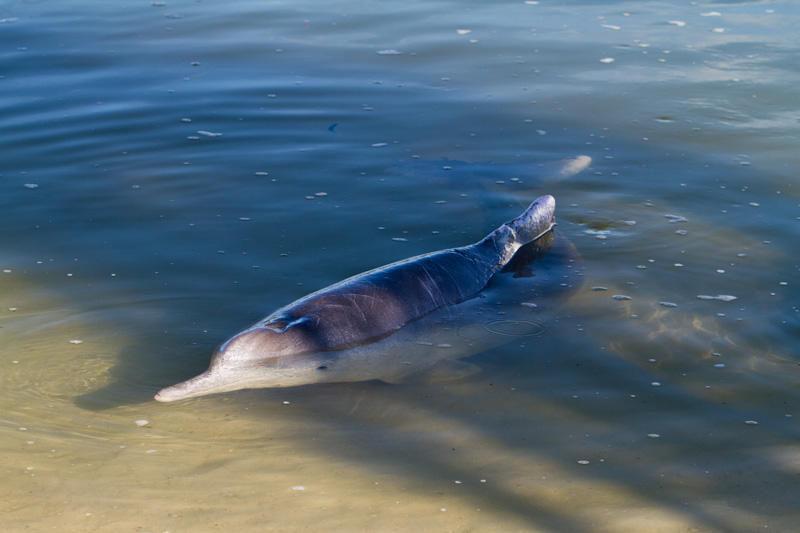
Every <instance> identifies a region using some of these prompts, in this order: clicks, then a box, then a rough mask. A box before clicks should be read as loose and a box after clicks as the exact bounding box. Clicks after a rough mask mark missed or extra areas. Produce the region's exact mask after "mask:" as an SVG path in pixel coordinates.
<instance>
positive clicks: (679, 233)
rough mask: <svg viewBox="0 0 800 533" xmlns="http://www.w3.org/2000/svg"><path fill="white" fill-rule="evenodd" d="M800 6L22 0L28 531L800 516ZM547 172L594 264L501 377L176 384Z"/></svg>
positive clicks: (648, 525) (6, 166)
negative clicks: (301, 305)
mask: <svg viewBox="0 0 800 533" xmlns="http://www.w3.org/2000/svg"><path fill="white" fill-rule="evenodd" d="M799 24H800V11H799V10H798V8H797V6H796V5H795V3H793V2H785V1H784V2H780V1H775V2H769V1H768V2H730V3H723V2H698V3H692V4H686V3H682V2H627V3H626V2H612V3H604V5H602V6H598V5H596V3H592V2H579V1H566V2H549V1H545V0H542V1H540V2H522V1H514V2H505V1H504V2H491V3H487V2H448V1H442V2H380V3H378V2H356V1H354V2H346V1H335V2H300V3H297V2H266V3H265V2H248V1H232V2H225V3H216V2H208V1H203V2H197V1H188V0H187V1H169V2H166V3H161V2H152V3H151V2H141V3H128V4H118V3H101V2H72V1H63V2H58V3H53V2H16V3H12V4H7V5H4V6H3V7H2V8H0V35H2V40H1V41H0V42H2V47H0V66H1V68H0V76H2V78H1V79H0V90H1V91H2V95H3V98H2V103H0V106H1V107H2V116H3V119H2V123H3V128H1V129H0V143H2V146H3V150H2V156H1V157H0V201H2V207H3V209H2V213H3V215H2V217H3V218H2V221H3V223H2V224H1V225H0V232H2V242H3V243H4V246H3V247H2V253H0V269H1V270H2V271H3V272H2V273H0V294H2V306H0V309H2V311H0V328H2V333H3V339H4V345H3V348H2V351H1V352H0V368H1V369H2V371H1V373H0V376H2V377H0V384H1V386H0V406H2V409H1V410H2V413H3V414H2V415H0V421H2V423H1V424H0V450H2V455H3V465H4V470H3V471H4V475H3V477H4V482H3V485H2V496H3V497H2V502H3V503H2V507H0V509H2V513H0V526H1V527H2V528H3V530H4V531H22V530H38V531H44V530H50V529H58V530H62V531H63V530H69V531H86V530H95V531H125V530H137V531H138V530H141V531H172V532H176V531H230V530H237V531H300V530H306V531H409V530H414V531H565V532H566V531H585V530H590V529H591V530H596V531H614V532H621V531H631V532H633V531H636V532H640V531H679V530H691V531H704V532H708V531H711V532H750V531H755V530H763V529H765V528H766V529H768V530H771V531H793V530H796V529H797V527H798V524H800V513H798V511H797V509H796V507H797V505H796V497H795V495H796V491H797V486H798V479H799V478H798V476H799V475H800V447H798V445H797V441H798V426H797V421H796V420H797V418H796V417H797V416H798V412H797V405H798V400H800V397H799V396H800V395H799V394H798V388H797V383H798V377H800V366H798V365H799V364H800V359H798V355H797V348H796V346H797V340H798V334H800V315H799V314H798V292H797V289H796V280H797V272H798V263H797V251H796V243H797V242H798V241H797V239H798V233H800V232H799V231H798V224H800V220H799V219H800V198H799V197H800V190H798V187H799V186H798V181H797V171H796V169H797V167H798V163H799V162H800V161H798V155H797V150H796V147H797V145H798V141H800V132H799V130H800V113H798V111H797V106H796V87H797V84H798V76H797V67H796V59H797V55H798V45H797V27H798V25H799ZM579 154H586V155H589V156H591V157H592V159H593V163H592V165H591V167H590V168H589V169H587V170H585V171H584V172H583V173H581V174H579V175H577V176H575V177H573V178H571V179H568V180H565V181H562V182H559V183H553V184H549V185H544V186H542V185H541V184H540V186H539V187H538V188H537V187H536V183H537V182H536V180H535V179H534V175H535V174H537V169H538V168H539V167H538V165H540V164H545V163H547V162H549V161H553V160H557V159H560V158H566V157H574V156H576V155H579ZM454 161H458V162H465V163H471V164H472V165H470V166H462V165H460V164H457V163H454ZM444 167H452V170H445V169H444ZM512 178H513V179H512ZM542 193H549V194H553V195H554V196H555V197H556V198H557V201H558V210H557V215H558V223H559V225H558V228H557V231H558V232H559V235H562V236H564V237H566V238H568V239H569V240H570V241H571V242H572V243H573V245H574V246H575V247H576V248H577V250H578V251H579V252H580V255H581V258H582V259H581V264H580V265H579V268H580V273H581V283H579V284H578V283H576V284H574V285H572V286H571V288H572V290H570V291H569V294H568V295H567V297H565V298H559V299H558V300H556V301H554V302H552V305H547V302H540V303H541V304H542V305H540V306H539V307H526V308H525V312H528V313H530V318H529V320H530V322H531V323H535V324H537V325H541V326H542V329H541V330H537V332H536V333H537V334H536V335H507V337H508V338H507V339H504V341H503V342H505V344H503V342H500V343H498V344H500V347H499V348H496V349H493V350H489V351H486V352H483V353H479V354H475V355H472V356H471V357H470V358H469V362H471V363H473V364H475V365H477V366H479V367H480V368H481V372H479V373H477V374H473V375H470V376H468V377H464V378H462V379H454V380H450V381H441V380H433V379H431V380H425V379H420V380H412V381H411V382H409V383H404V384H401V385H387V384H382V383H377V382H365V383H354V384H330V385H316V386H307V387H299V388H292V389H283V390H261V391H243V392H237V393H230V394H225V395H219V396H211V397H206V398H199V399H195V400H190V401H186V402H178V403H172V404H159V403H157V402H155V401H153V400H152V396H153V394H154V393H155V392H156V391H157V390H158V389H159V388H161V387H163V386H166V385H169V384H172V383H175V382H177V381H180V380H183V379H186V378H188V377H190V376H192V375H194V374H196V373H198V372H200V371H202V370H204V369H205V367H206V365H207V363H208V360H209V358H210V354H211V352H212V351H213V349H214V347H215V346H216V345H217V344H219V343H220V342H221V341H223V340H225V339H226V338H227V337H229V336H230V335H232V334H233V333H235V332H236V331H238V330H240V329H242V328H244V327H245V326H247V325H249V324H250V323H251V322H254V321H255V320H257V319H259V318H261V317H262V316H264V315H266V314H268V313H269V312H271V311H272V310H274V309H276V308H278V307H280V306H283V305H285V304H286V303H288V302H291V301H292V300H294V299H296V298H299V297H301V296H303V295H305V294H307V293H308V292H311V291H313V290H317V289H319V288H322V287H324V286H326V285H328V284H330V283H334V282H336V281H339V280H341V279H343V278H345V277H347V276H350V275H353V274H355V273H358V272H361V271H363V270H367V269H369V268H373V267H376V266H379V265H382V264H385V263H388V262H391V261H395V260H398V259H402V258H404V257H409V256H413V255H416V254H420V253H424V252H428V251H432V250H437V249H442V248H447V247H452V246H461V245H464V244H468V243H471V242H474V241H476V240H478V239H480V238H481V237H483V236H484V235H485V234H487V233H488V232H489V231H491V230H492V229H494V228H495V227H496V226H497V225H499V224H500V223H502V222H503V221H505V220H508V219H510V218H512V217H514V216H516V215H517V214H519V213H520V212H521V211H522V210H523V209H524V207H525V206H526V205H527V204H528V203H529V202H530V201H531V200H533V198H535V197H536V196H537V195H538V194H542ZM728 296H731V297H735V299H732V298H727V297H728ZM701 297H703V298H701ZM705 297H712V298H711V299H708V298H705ZM720 297H722V298H720ZM512 303H513V302H511V303H510V302H508V301H498V302H497V306H498V307H497V313H498V317H500V318H502V317H504V316H507V315H506V314H504V313H509V312H511V311H512V310H513V311H514V312H519V309H518V308H512V307H511V304H512ZM488 334H491V333H488ZM137 421H146V423H144V422H140V423H139V424H137Z"/></svg>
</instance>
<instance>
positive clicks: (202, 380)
mask: <svg viewBox="0 0 800 533" xmlns="http://www.w3.org/2000/svg"><path fill="white" fill-rule="evenodd" d="M226 385H230V384H226ZM226 390H230V389H229V387H226V386H223V384H222V383H220V380H219V379H217V378H215V377H214V376H213V375H212V374H211V373H210V371H208V370H206V371H205V372H203V373H202V374H200V375H198V376H195V377H193V378H192V379H187V380H186V381H182V382H181V383H178V384H176V385H172V386H171V387H165V388H163V389H161V390H160V391H158V394H156V396H155V398H156V400H158V401H159V402H174V401H175V400H185V399H187V398H194V397H196V396H205V395H206V394H213V393H215V392H225V391H226Z"/></svg>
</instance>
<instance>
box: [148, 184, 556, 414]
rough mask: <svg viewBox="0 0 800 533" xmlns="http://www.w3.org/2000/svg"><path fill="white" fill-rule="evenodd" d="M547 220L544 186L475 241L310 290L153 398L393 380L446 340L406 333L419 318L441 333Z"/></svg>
mask: <svg viewBox="0 0 800 533" xmlns="http://www.w3.org/2000/svg"><path fill="white" fill-rule="evenodd" d="M554 225H555V199H554V198H553V197H552V196H542V197H540V198H538V199H537V200H536V201H535V202H533V203H532V204H531V205H530V207H529V208H528V209H527V210H526V211H525V212H524V213H523V214H522V215H520V216H519V217H517V218H515V219H514V220H511V221H509V222H506V223H505V224H503V225H502V226H500V227H499V228H497V229H496V230H495V231H493V232H492V233H490V234H489V235H488V236H487V237H485V238H484V239H483V240H481V241H480V242H477V243H475V244H472V245H470V246H464V247H462V248H453V249H449V250H441V251H438V252H433V253H429V254H424V255H420V256H417V257H412V258H410V259H405V260H402V261H398V262H396V263H392V264H390V265H387V266H384V267H381V268H377V269H374V270H370V271H367V272H364V273H362V274H358V275H356V276H353V277H351V278H348V279H345V280H344V281H341V282H339V283H336V284H334V285H331V286H329V287H327V288H325V289H322V290H319V291H317V292H314V293H312V294H309V295H308V296H305V297H304V298H301V299H299V300H297V301H296V302H294V303H292V304H290V305H288V306H286V307H283V308H281V309H279V310H277V311H275V312H274V313H272V314H271V315H269V316H268V317H266V318H264V319H263V320H261V321H259V322H258V323H256V324H254V325H253V326H251V327H249V328H247V329H246V330H244V331H242V332H240V333H238V334H236V335H234V336H233V337H232V338H230V339H229V340H227V341H226V342H224V343H223V344H222V345H221V346H220V347H219V348H217V349H216V351H215V352H214V355H213V357H212V359H211V364H210V365H209V368H208V370H206V371H205V372H203V373H202V374H200V375H198V376H196V377H194V378H192V379H189V380H187V381H184V382H182V383H178V384H177V385H173V386H171V387H166V388H164V389H162V390H161V391H159V393H158V394H156V396H155V399H156V400H158V401H161V402H171V401H175V400H183V399H186V398H193V397H196V396H204V395H207V394H215V393H221V392H230V391H235V390H239V389H258V388H268V387H270V388H271V387H292V386H297V385H305V384H310V383H322V382H348V381H365V380H370V379H383V380H385V381H392V380H393V378H396V377H400V376H402V375H403V374H408V373H409V372H410V371H411V370H414V369H415V368H410V367H411V366H413V365H412V362H411V361H408V360H406V359H408V358H411V359H413V355H414V353H418V355H419V358H418V360H415V361H418V362H419V363H424V361H425V358H430V359H431V360H435V359H436V357H435V356H434V355H432V354H433V350H432V348H431V347H435V346H449V344H443V343H440V344H436V345H434V343H433V342H421V343H420V342H413V340H414V339H415V338H416V339H417V340H419V339H418V338H417V337H418V332H419V331H421V330H420V329H419V328H420V327H421V324H422V323H425V322H426V321H427V320H428V319H427V318H426V319H425V320H420V319H422V318H423V317H426V316H427V315H436V316H440V317H444V318H442V319H441V320H440V319H439V318H437V319H436V320H440V322H435V323H434V327H435V329H436V330H441V333H442V334H444V333H446V332H447V331H448V328H447V326H446V322H447V321H448V320H451V319H452V317H453V316H454V314H457V311H456V309H457V308H458V307H459V306H456V305H455V304H458V303H460V302H464V301H466V300H469V299H471V298H473V297H474V296H476V295H477V294H478V293H479V292H480V291H482V290H483V289H484V287H485V286H486V285H487V283H488V282H489V280H490V279H491V278H492V276H494V275H495V274H496V273H498V272H500V271H502V270H503V268H504V267H505V266H506V265H507V264H508V263H509V262H510V261H511V259H512V258H513V257H514V254H515V253H516V252H517V250H519V249H520V248H521V247H522V246H524V245H526V244H528V243H531V242H533V241H536V240H537V239H539V238H540V237H542V236H544V235H551V236H552V230H553V227H554ZM437 310H438V311H437ZM437 313H438V315H437ZM437 324H438V325H437ZM404 345H408V347H409V350H404V349H403V348H402V346H404ZM398 348H399V352H400V353H402V357H403V359H402V360H392V359H390V358H389V357H388V354H389V353H397V352H398ZM415 349H416V352H415ZM440 351H441V350H440ZM395 359H396V358H395ZM416 366H424V364H417V365H416Z"/></svg>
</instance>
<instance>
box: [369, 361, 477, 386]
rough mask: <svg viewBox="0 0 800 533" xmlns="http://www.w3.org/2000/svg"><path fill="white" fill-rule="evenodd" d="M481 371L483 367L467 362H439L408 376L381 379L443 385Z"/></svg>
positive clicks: (382, 379)
mask: <svg viewBox="0 0 800 533" xmlns="http://www.w3.org/2000/svg"><path fill="white" fill-rule="evenodd" d="M480 371H481V367H479V366H478V365H476V364H473V363H467V362H466V361H453V360H445V361H437V362H436V363H434V364H433V365H432V366H429V367H426V368H425V369H424V370H420V371H419V372H410V373H408V374H405V375H402V376H398V377H396V378H390V379H385V378H383V377H381V381H385V382H387V383H391V384H401V383H441V382H443V381H456V380H459V379H464V378H466V377H469V376H472V375H474V374H477V373H478V372H480Z"/></svg>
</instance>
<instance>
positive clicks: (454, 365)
mask: <svg viewBox="0 0 800 533" xmlns="http://www.w3.org/2000/svg"><path fill="white" fill-rule="evenodd" d="M480 371H481V367H479V366H478V365H476V364H474V363H467V362H466V361H439V362H438V363H436V364H435V365H433V367H432V368H431V369H430V370H429V371H428V372H426V379H429V380H432V381H453V380H457V379H464V378H466V377H469V376H472V375H475V374H477V373H478V372H480Z"/></svg>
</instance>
